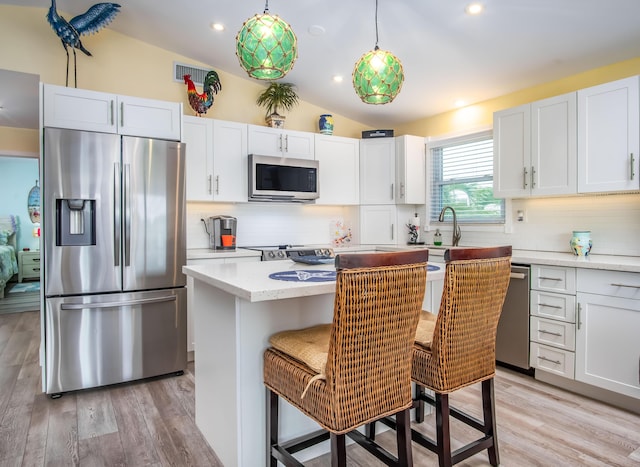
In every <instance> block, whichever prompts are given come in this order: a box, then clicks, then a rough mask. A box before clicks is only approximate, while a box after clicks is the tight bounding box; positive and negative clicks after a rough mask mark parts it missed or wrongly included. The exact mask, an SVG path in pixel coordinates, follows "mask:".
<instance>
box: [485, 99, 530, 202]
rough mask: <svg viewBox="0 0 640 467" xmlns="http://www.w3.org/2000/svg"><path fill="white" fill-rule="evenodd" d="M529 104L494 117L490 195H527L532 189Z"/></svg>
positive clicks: (505, 196)
mask: <svg viewBox="0 0 640 467" xmlns="http://www.w3.org/2000/svg"><path fill="white" fill-rule="evenodd" d="M530 167H531V105H530V104H526V105H521V106H518V107H514V108H511V109H506V110H501V111H500V112H495V113H494V114H493V195H494V196H495V197H496V198H517V197H522V196H528V195H529V193H530V190H531V180H530V174H529V171H530V170H531V169H530Z"/></svg>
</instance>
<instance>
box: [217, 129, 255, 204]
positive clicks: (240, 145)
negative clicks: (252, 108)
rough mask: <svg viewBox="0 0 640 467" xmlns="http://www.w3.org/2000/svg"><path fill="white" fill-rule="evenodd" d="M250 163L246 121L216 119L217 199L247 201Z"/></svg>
mask: <svg viewBox="0 0 640 467" xmlns="http://www.w3.org/2000/svg"><path fill="white" fill-rule="evenodd" d="M247 164H248V160H247V125H246V124H243V123H236V122H227V121H223V120H214V121H213V199H214V201H233V202H246V201H247V198H248V187H247V184H248V167H247Z"/></svg>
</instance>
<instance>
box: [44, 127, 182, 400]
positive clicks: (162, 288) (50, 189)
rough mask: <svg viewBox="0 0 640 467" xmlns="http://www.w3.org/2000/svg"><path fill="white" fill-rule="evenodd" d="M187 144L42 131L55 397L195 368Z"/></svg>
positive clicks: (48, 369) (48, 350) (49, 351)
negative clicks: (189, 303)
mask: <svg viewBox="0 0 640 467" xmlns="http://www.w3.org/2000/svg"><path fill="white" fill-rule="evenodd" d="M184 151H185V146H184V145H183V144H181V143H179V142H173V141H164V140H152V139H146V138H135V137H128V136H119V135H114V134H105V133H91V132H85V131H75V130H62V129H55V128H45V130H44V150H43V155H42V175H43V177H42V192H43V196H42V198H43V202H44V208H43V210H42V227H43V230H42V237H43V238H42V242H43V263H44V274H43V278H42V281H43V284H42V290H43V294H44V310H43V323H44V329H43V339H44V349H45V355H44V363H45V369H44V377H43V385H44V387H45V392H46V393H47V394H52V395H57V394H59V393H62V392H66V391H71V390H76V389H84V388H90V387H96V386H104V385H108V384H114V383H120V382H124V381H131V380H136V379H141V378H146V377H151V376H158V375H163V374H168V373H174V372H180V371H182V370H184V369H185V368H186V364H187V346H186V340H187V338H186V321H187V319H186V289H185V284H186V279H185V276H184V275H183V274H182V266H183V265H184V264H185V262H186V244H185V242H186V240H185V182H184V163H185V153H184Z"/></svg>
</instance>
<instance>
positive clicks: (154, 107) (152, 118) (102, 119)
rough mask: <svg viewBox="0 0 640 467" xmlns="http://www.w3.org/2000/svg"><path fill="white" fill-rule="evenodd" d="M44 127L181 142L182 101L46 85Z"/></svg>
mask: <svg viewBox="0 0 640 467" xmlns="http://www.w3.org/2000/svg"><path fill="white" fill-rule="evenodd" d="M43 88H44V93H43V96H44V97H43V98H44V101H43V120H44V126H45V127H55V128H69V129H72V130H86V131H99V132H103V133H118V134H122V135H129V136H141V137H147V138H160V139H168V140H174V141H179V140H180V139H181V136H182V104H181V103H177V102H165V101H159V100H153V99H142V98H137V97H129V96H120V95H116V94H109V93H104V92H97V91H88V90H86V89H76V88H68V87H64V86H55V85H51V84H45V85H44V86H43Z"/></svg>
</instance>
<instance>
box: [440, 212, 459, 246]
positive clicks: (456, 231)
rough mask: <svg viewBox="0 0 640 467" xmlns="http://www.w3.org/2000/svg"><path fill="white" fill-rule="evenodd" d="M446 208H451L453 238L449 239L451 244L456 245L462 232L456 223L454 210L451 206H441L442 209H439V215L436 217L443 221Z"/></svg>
mask: <svg viewBox="0 0 640 467" xmlns="http://www.w3.org/2000/svg"><path fill="white" fill-rule="evenodd" d="M447 209H451V213H452V214H453V238H452V240H451V245H452V246H458V243H459V242H460V238H462V232H460V226H459V225H458V219H457V218H456V210H455V209H453V208H452V207H451V206H445V207H443V208H442V211H440V217H439V218H438V220H439V221H440V222H444V212H445V211H446V210H447Z"/></svg>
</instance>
